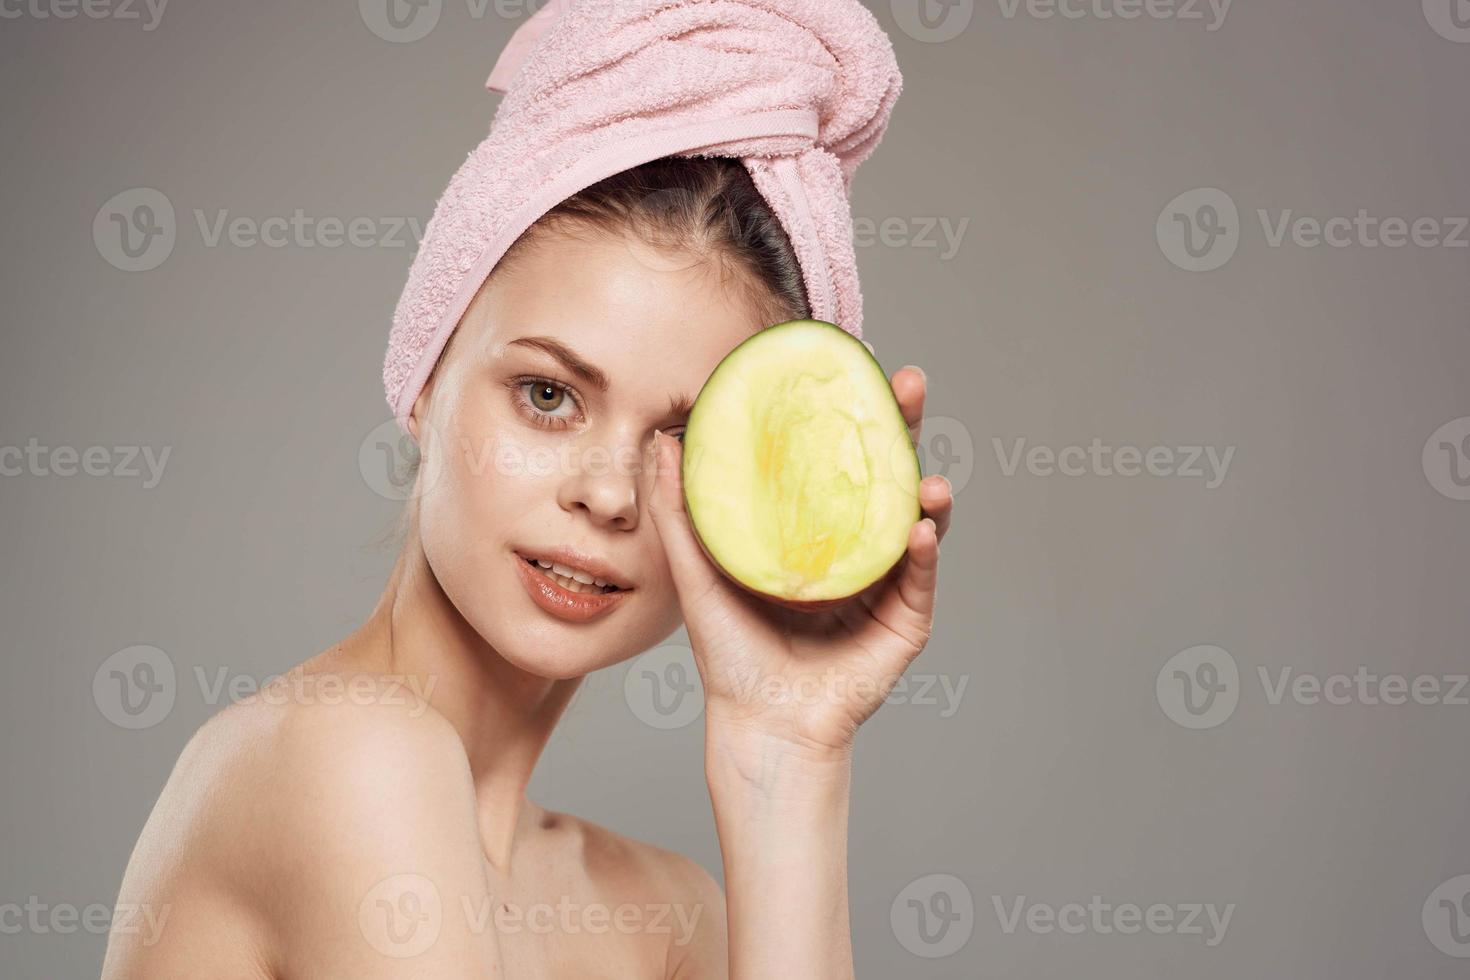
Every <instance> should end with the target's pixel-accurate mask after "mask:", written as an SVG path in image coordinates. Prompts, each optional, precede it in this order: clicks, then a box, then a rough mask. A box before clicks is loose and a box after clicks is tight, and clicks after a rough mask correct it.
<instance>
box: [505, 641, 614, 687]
mask: <svg viewBox="0 0 1470 980" xmlns="http://www.w3.org/2000/svg"><path fill="white" fill-rule="evenodd" d="M607 639H609V638H607V637H599V638H598V639H592V638H590V637H589V638H588V639H585V640H584V639H576V638H566V637H550V636H548V637H546V638H545V639H544V641H543V642H537V641H536V640H534V639H533V640H531V641H530V642H527V641H526V640H524V639H518V640H517V641H515V642H513V643H512V644H510V645H509V648H504V647H502V648H498V649H499V652H500V655H501V657H503V658H504V659H505V661H506V663H508V664H510V665H511V666H512V667H515V668H516V669H517V670H521V671H524V672H526V673H527V674H531V675H533V676H536V677H543V678H545V679H546V680H549V681H565V680H571V679H573V678H577V677H585V676H586V675H588V674H590V673H592V672H593V671H595V670H601V669H602V668H604V667H611V666H612V665H614V664H617V663H621V662H622V661H624V660H628V659H629V658H631V657H633V656H634V655H635V654H637V652H638V651H636V650H628V651H626V652H619V651H616V650H612V649H610V645H609V644H608V643H607V642H606V640H607ZM598 640H602V641H604V642H598Z"/></svg>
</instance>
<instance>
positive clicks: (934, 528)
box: [924, 517, 939, 538]
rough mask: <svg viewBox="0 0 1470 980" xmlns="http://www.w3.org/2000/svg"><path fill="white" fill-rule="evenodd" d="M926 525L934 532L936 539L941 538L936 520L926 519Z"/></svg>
mask: <svg viewBox="0 0 1470 980" xmlns="http://www.w3.org/2000/svg"><path fill="white" fill-rule="evenodd" d="M924 523H925V524H928V525H929V530H931V531H933V532H934V536H935V537H936V538H937V537H939V525H938V524H935V523H934V518H932V517H926V518H924Z"/></svg>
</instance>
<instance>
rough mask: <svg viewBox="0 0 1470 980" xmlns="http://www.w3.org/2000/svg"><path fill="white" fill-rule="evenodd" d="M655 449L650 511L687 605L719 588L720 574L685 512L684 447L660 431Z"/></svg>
mask: <svg viewBox="0 0 1470 980" xmlns="http://www.w3.org/2000/svg"><path fill="white" fill-rule="evenodd" d="M653 447H654V460H655V464H656V470H655V474H656V475H655V477H654V485H653V498H652V499H651V500H650V501H649V507H648V512H649V516H650V517H652V518H653V526H654V528H655V529H656V530H657V531H658V536H659V539H660V540H661V541H662V542H663V546H664V553H665V554H666V555H668V559H669V567H670V569H671V570H672V571H673V574H674V586H675V588H677V589H678V591H679V598H680V600H681V601H682V602H685V603H687V602H689V601H690V600H693V599H696V598H698V597H699V596H702V595H704V594H705V593H706V592H708V591H709V590H710V589H712V588H717V587H718V586H719V581H718V578H719V574H720V572H719V570H718V569H717V568H715V567H714V565H713V564H712V563H711V562H710V560H709V557H708V556H707V555H705V553H704V549H703V548H701V547H700V545H699V540H698V539H697V538H695V536H694V527H693V526H692V525H691V524H690V523H689V513H688V511H686V510H685V509H684V479H683V463H684V446H683V444H682V443H681V442H679V440H677V439H675V438H674V437H673V436H670V435H666V434H664V433H663V432H662V431H659V432H655V433H654V436H653Z"/></svg>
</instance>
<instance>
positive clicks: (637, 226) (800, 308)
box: [501, 157, 811, 326]
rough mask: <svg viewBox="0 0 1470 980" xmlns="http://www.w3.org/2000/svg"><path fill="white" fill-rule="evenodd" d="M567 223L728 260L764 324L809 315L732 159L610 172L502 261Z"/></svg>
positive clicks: (794, 276)
mask: <svg viewBox="0 0 1470 980" xmlns="http://www.w3.org/2000/svg"><path fill="white" fill-rule="evenodd" d="M568 223H572V224H579V225H582V226H586V227H589V228H592V229H596V230H598V231H620V230H628V231H632V232H634V233H635V234H637V235H638V236H639V237H640V238H642V239H643V240H645V241H647V242H649V243H650V244H653V245H656V246H659V247H663V248H669V249H680V250H684V251H689V252H692V253H693V254H695V255H697V256H700V257H707V258H710V259H713V260H715V261H719V262H725V263H729V264H731V265H733V266H734V268H735V270H736V271H737V273H738V274H739V278H740V281H741V285H742V286H743V287H744V288H745V289H746V291H747V294H748V295H749V297H750V299H751V300H752V302H753V303H754V304H755V306H756V308H757V309H759V310H760V311H761V312H762V313H763V315H764V317H765V320H766V323H765V324H764V326H770V325H772V324H775V323H781V322H783V321H785V320H800V319H806V318H808V317H810V316H811V307H810V305H809V302H808V300H807V295H806V286H805V283H804V282H803V280H802V275H801V266H800V264H799V263H798V261H797V258H796V252H795V250H794V249H793V248H792V247H791V240H790V239H789V238H788V237H787V235H786V231H785V229H784V228H782V226H781V222H780V219H779V218H777V217H776V214H775V212H773V211H772V210H771V206H770V205H769V204H768V203H766V199H765V198H764V197H762V196H761V193H760V191H759V190H757V189H756V186H755V182H754V181H753V180H752V179H751V177H750V173H749V171H747V170H746V169H745V166H744V164H742V163H741V162H740V161H739V160H735V159H733V158H729V157H663V158H661V159H658V160H654V161H652V162H650V163H645V164H642V165H640V166H637V167H633V168H632V169H630V170H624V171H623V172H621V173H618V174H614V175H613V176H611V177H608V178H606V179H605V180H601V181H599V182H597V183H595V184H593V185H592V186H590V187H588V188H586V189H585V190H582V191H579V192H578V193H576V194H573V195H572V196H571V197H569V198H567V199H566V200H564V201H562V202H561V203H560V204H558V205H556V206H555V207H553V208H552V209H551V210H550V211H548V212H546V214H544V215H542V216H541V218H540V219H538V220H537V222H536V223H535V224H534V225H532V226H531V228H530V229H529V230H528V231H527V232H526V233H525V234H523V235H522V236H521V237H520V238H519V239H518V240H517V241H516V243H515V244H514V245H512V246H511V247H510V249H509V250H508V251H507V252H506V254H505V257H504V258H502V259H501V264H507V263H508V262H509V260H510V259H511V258H512V257H513V256H514V255H515V254H517V253H518V252H519V250H520V249H522V248H523V247H525V246H526V245H528V244H529V243H531V242H533V241H535V239H536V237H537V233H538V231H540V230H542V229H546V228H548V227H557V228H564V227H565V226H566V225H567V224H568Z"/></svg>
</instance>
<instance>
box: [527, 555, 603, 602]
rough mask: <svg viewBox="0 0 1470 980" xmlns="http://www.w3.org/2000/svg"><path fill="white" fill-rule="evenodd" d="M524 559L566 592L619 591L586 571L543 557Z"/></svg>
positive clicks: (587, 593) (601, 592)
mask: <svg viewBox="0 0 1470 980" xmlns="http://www.w3.org/2000/svg"><path fill="white" fill-rule="evenodd" d="M522 557H524V556H522ZM525 561H526V564H528V565H530V566H531V567H532V568H533V569H535V570H536V571H538V572H540V573H541V574H542V575H545V576H546V577H547V578H549V579H551V580H552V581H553V582H555V583H556V584H557V585H559V586H561V587H562V588H564V589H566V590H567V591H568V592H575V593H577V594H579V595H605V594H607V593H609V592H617V591H619V590H618V587H617V586H616V585H613V584H612V583H610V582H608V581H606V580H605V579H600V578H598V577H597V576H595V575H592V574H590V573H588V572H583V571H579V570H577V569H575V568H570V567H568V566H566V565H558V564H557V563H556V562H551V561H547V560H546V559H544V558H526V559H525Z"/></svg>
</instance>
